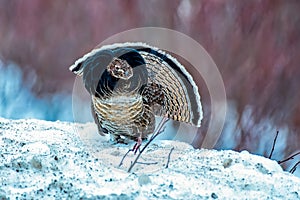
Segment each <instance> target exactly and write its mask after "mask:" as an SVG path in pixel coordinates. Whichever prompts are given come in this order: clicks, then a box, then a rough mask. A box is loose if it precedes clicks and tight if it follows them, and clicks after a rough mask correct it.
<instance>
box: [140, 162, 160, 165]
mask: <svg viewBox="0 0 300 200" xmlns="http://www.w3.org/2000/svg"><path fill="white" fill-rule="evenodd" d="M157 163H158V162H136V164H142V165H156V164H157Z"/></svg>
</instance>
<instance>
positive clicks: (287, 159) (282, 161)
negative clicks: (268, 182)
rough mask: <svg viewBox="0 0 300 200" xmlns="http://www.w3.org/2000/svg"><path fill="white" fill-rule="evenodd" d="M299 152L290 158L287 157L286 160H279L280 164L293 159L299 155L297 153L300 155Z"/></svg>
mask: <svg viewBox="0 0 300 200" xmlns="http://www.w3.org/2000/svg"><path fill="white" fill-rule="evenodd" d="M299 154H300V151H299V152H297V153H295V154H293V155H291V156H290V157H288V158H286V159H284V160H281V161H278V164H281V163H284V162H286V161H289V160H292V159H294V157H295V156H297V155H299Z"/></svg>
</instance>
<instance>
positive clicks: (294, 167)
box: [290, 161, 300, 174]
mask: <svg viewBox="0 0 300 200" xmlns="http://www.w3.org/2000/svg"><path fill="white" fill-rule="evenodd" d="M299 164H300V161H298V162H297V163H296V164H295V165H294V166H293V167H292V169H291V170H290V173H292V174H293V173H294V172H295V171H296V168H297V166H298V165H299Z"/></svg>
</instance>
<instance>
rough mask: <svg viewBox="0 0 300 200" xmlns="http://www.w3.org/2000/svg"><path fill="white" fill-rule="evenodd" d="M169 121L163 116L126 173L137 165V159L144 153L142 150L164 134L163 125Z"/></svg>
mask: <svg viewBox="0 0 300 200" xmlns="http://www.w3.org/2000/svg"><path fill="white" fill-rule="evenodd" d="M168 120H169V119H168V118H167V116H164V118H163V119H162V120H161V122H160V123H159V125H158V127H157V129H156V131H155V132H154V134H153V135H152V136H151V138H150V139H149V141H148V142H147V143H146V144H145V146H144V147H143V148H142V149H141V151H140V152H139V154H138V155H137V156H136V158H135V160H134V161H133V163H131V165H130V167H129V169H128V172H131V170H132V168H133V167H134V165H135V164H136V163H137V161H138V159H139V158H140V156H141V155H142V153H143V152H144V150H145V149H146V148H147V147H148V146H149V144H150V143H151V142H152V141H153V140H154V139H155V138H156V137H157V136H158V135H159V134H161V133H162V132H164V130H165V128H164V125H165V124H166V123H167V121H168Z"/></svg>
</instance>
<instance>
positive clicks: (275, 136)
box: [269, 131, 279, 159]
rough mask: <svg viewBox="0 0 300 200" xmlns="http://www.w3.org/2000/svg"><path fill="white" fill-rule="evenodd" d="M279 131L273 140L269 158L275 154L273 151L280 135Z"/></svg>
mask: <svg viewBox="0 0 300 200" xmlns="http://www.w3.org/2000/svg"><path fill="white" fill-rule="evenodd" d="M278 133H279V131H277V132H276V136H275V138H274V141H273V145H272V150H271V153H270V155H269V159H271V157H272V155H273V151H274V147H275V143H276V140H277V137H278Z"/></svg>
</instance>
